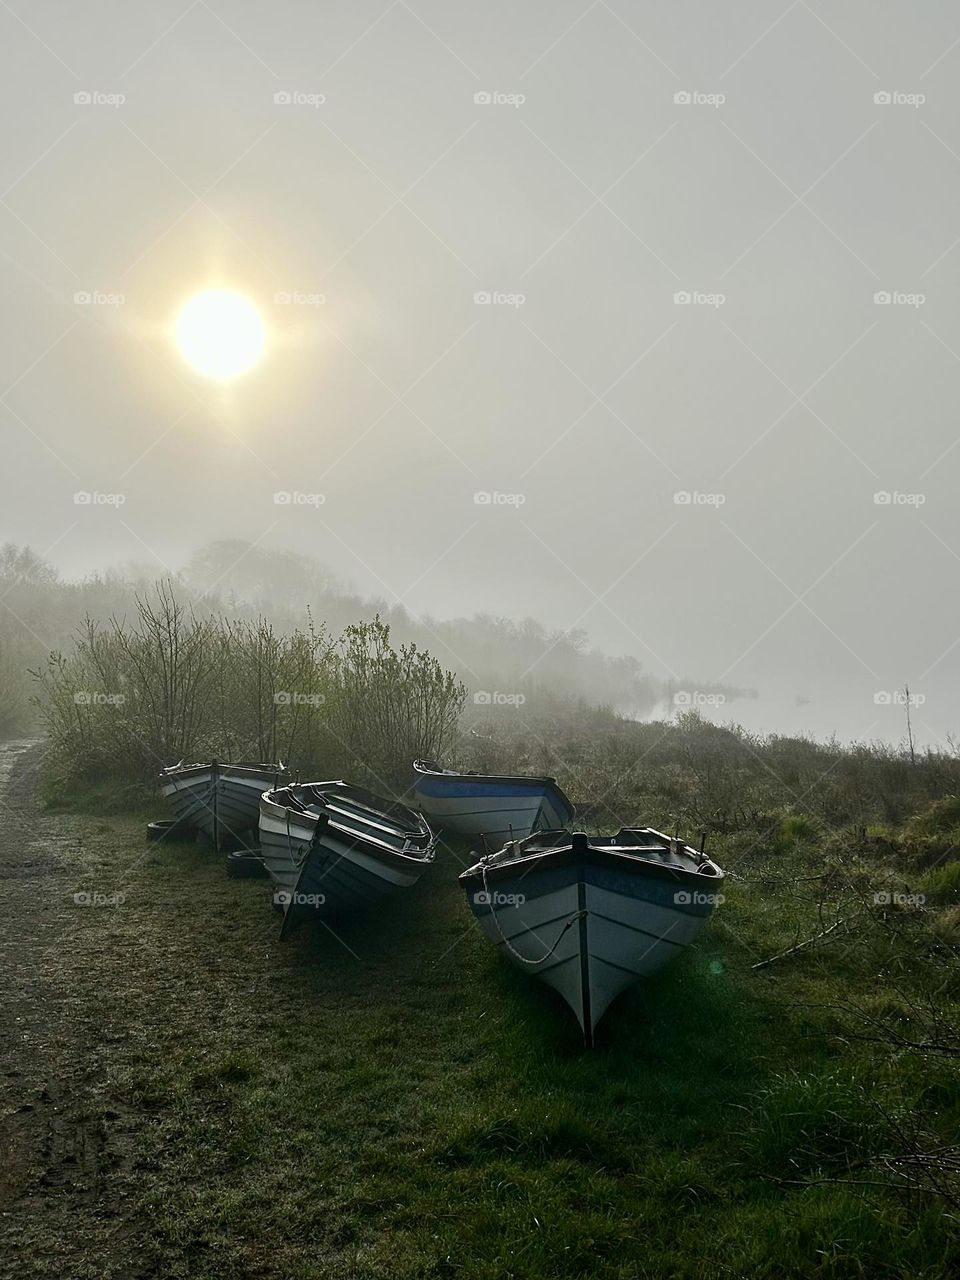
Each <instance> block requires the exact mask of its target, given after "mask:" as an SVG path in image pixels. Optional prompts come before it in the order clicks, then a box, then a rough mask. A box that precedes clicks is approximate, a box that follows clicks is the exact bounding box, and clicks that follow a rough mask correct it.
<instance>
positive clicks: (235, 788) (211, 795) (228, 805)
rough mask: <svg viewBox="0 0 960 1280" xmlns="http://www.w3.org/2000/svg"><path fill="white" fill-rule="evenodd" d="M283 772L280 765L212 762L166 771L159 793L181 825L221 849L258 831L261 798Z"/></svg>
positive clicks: (163, 774)
mask: <svg viewBox="0 0 960 1280" xmlns="http://www.w3.org/2000/svg"><path fill="white" fill-rule="evenodd" d="M282 774H283V770H282V769H281V768H280V766H277V765H264V766H262V767H260V766H249V765H229V764H219V763H217V762H211V763H210V764H205V765H188V766H181V767H174V768H172V769H165V770H164V771H163V773H162V774H161V775H160V792H161V794H162V795H163V796H164V797H165V799H166V800H167V802H168V804H169V805H170V808H171V809H172V811H173V814H174V816H175V817H176V819H177V820H178V821H179V822H183V823H184V824H185V825H187V826H190V827H193V828H194V829H195V830H197V831H200V832H202V833H203V834H204V835H205V836H207V837H208V838H209V839H210V840H211V841H212V842H213V844H214V846H215V848H217V849H220V848H221V847H222V846H223V845H224V844H225V843H228V842H229V843H234V844H237V843H242V842H243V836H244V834H245V833H246V832H248V831H250V830H254V831H255V830H256V829H257V824H258V821H259V816H260V797H261V796H262V795H263V793H264V792H265V791H268V790H269V789H270V788H271V787H274V786H276V784H277V781H278V777H279V776H282Z"/></svg>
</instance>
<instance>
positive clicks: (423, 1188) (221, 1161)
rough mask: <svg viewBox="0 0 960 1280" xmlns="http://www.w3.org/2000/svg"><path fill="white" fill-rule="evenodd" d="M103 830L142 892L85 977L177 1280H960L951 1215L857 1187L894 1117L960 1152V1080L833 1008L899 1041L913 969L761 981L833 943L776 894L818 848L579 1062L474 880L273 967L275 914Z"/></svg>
mask: <svg viewBox="0 0 960 1280" xmlns="http://www.w3.org/2000/svg"><path fill="white" fill-rule="evenodd" d="M80 822H81V825H82V826H83V828H84V830H85V831H86V833H87V836H86V847H87V849H88V856H92V857H95V858H96V860H97V863H96V866H95V867H94V869H93V871H92V873H91V874H92V875H93V877H94V879H95V880H96V882H97V883H98V884H100V885H102V886H103V887H104V888H106V889H110V888H111V887H116V886H117V884H118V883H119V882H120V879H121V878H122V876H123V875H125V876H126V881H125V883H127V884H128V891H127V900H126V902H125V903H124V905H123V906H122V907H120V908H118V909H116V910H115V911H111V912H100V913H97V912H92V911H91V912H88V913H87V914H86V916H84V917H83V918H82V919H81V921H80V926H79V927H80V928H81V929H82V930H83V931H84V939H81V947H82V950H81V954H82V955H83V957H84V963H85V964H86V965H89V966H92V967H93V972H92V974H90V975H88V976H89V979H90V981H91V982H92V983H94V986H96V984H97V979H98V969H97V967H98V966H99V982H100V987H99V988H98V989H100V990H102V989H103V984H104V983H108V984H109V990H110V992H111V1002H112V1003H111V1004H110V1007H109V1008H108V1009H107V1010H106V1012H105V1013H104V1018H105V1022H106V1029H105V1030H106V1033H105V1040H104V1048H103V1049H102V1051H101V1053H100V1055H99V1059H98V1062H97V1064H96V1065H97V1069H98V1070H99V1071H100V1072H101V1073H102V1088H103V1090H104V1093H105V1095H110V1096H115V1097H117V1098H118V1099H119V1103H118V1105H119V1106H121V1107H122V1108H123V1109H124V1112H125V1113H129V1114H130V1115H132V1116H135V1117H137V1125H138V1126H139V1127H138V1136H137V1148H138V1165H137V1171H136V1175H135V1177H134V1176H133V1175H131V1195H132V1197H133V1201H134V1203H135V1205H136V1210H137V1212H138V1214H140V1215H142V1218H143V1220H144V1221H146V1222H148V1223H149V1224H150V1225H149V1233H150V1238H151V1241H152V1246H151V1247H152V1250H153V1252H154V1255H155V1259H156V1265H157V1267H158V1269H159V1273H160V1274H162V1275H163V1276H164V1277H165V1278H167V1280H178V1278H179V1277H187V1276H191V1277H193V1276H202V1277H210V1278H211V1280H241V1278H242V1277H252V1276H256V1277H261V1278H264V1280H267V1278H269V1280H274V1278H276V1280H280V1277H282V1278H283V1280H319V1278H320V1277H323V1278H324V1280H341V1278H342V1280H413V1278H415V1277H424V1278H425V1277H438V1278H439V1277H463V1278H464V1280H548V1278H549V1280H553V1278H557V1280H559V1278H560V1277H562V1278H563V1280H578V1278H580V1277H584V1278H586V1277H599V1278H601V1280H628V1278H629V1280H640V1278H646V1277H651V1278H652V1277H658V1278H659V1277H665V1276H669V1277H676V1278H678V1280H680V1278H685V1277H690V1278H691V1280H692V1278H693V1277H698V1278H699V1277H703V1276H711V1277H712V1276H719V1277H741V1276H749V1277H759V1278H763V1277H769V1278H770V1280H791V1278H792V1277H797V1278H799V1277H804V1280H809V1277H823V1278H827V1277H847V1276H864V1277H868V1276H869V1277H902V1278H903V1280H906V1278H907V1277H910V1278H911V1280H915V1278H919V1277H925V1278H930V1280H933V1278H934V1277H941V1276H946V1275H948V1274H950V1273H951V1271H952V1270H955V1268H956V1267H957V1266H960V1242H958V1233H957V1230H956V1226H955V1224H953V1223H952V1222H951V1220H950V1219H948V1218H947V1217H946V1216H945V1214H944V1207H943V1204H942V1202H940V1201H937V1200H935V1199H932V1198H925V1199H923V1200H921V1201H916V1202H915V1201H912V1200H909V1199H905V1198H903V1197H901V1196H900V1195H898V1194H897V1193H895V1192H894V1191H892V1190H886V1189H884V1188H882V1187H856V1186H851V1185H847V1181H846V1180H849V1179H857V1178H858V1177H861V1176H863V1170H864V1169H869V1168H871V1167H872V1166H871V1163H870V1162H871V1161H872V1160H874V1159H875V1157H876V1156H877V1155H878V1154H882V1153H883V1152H885V1151H886V1150H888V1149H889V1144H890V1142H891V1129H890V1125H889V1117H890V1116H891V1115H896V1116H901V1115H903V1114H910V1115H915V1116H919V1117H920V1118H921V1119H922V1122H923V1124H924V1125H925V1126H926V1128H928V1129H929V1130H930V1131H931V1132H932V1133H933V1134H934V1135H939V1137H940V1140H942V1141H948V1140H952V1138H951V1135H952V1134H955V1132H956V1126H957V1124H958V1123H960V1091H958V1088H957V1076H956V1072H955V1068H953V1067H952V1066H951V1064H950V1063H949V1062H942V1061H939V1060H935V1059H927V1058H910V1057H909V1056H907V1057H904V1056H903V1055H897V1054H894V1053H892V1052H891V1051H889V1050H888V1049H887V1048H885V1047H884V1046H883V1045H878V1044H876V1043H873V1042H870V1041H866V1040H858V1039H856V1038H854V1037H853V1036H852V1035H851V1034H850V1033H851V1031H852V1030H856V1029H858V1028H860V1029H862V1027H861V1024H860V1023H857V1022H856V1021H855V1020H854V1021H851V1019H850V1018H849V1017H847V1015H846V1014H845V1013H843V1012H841V1011H838V1008H837V1006H838V1005H840V1004H844V1005H846V1004H849V1003H850V1002H858V1003H860V1004H861V1005H863V1007H865V1008H869V1009H870V1010H872V1011H873V1012H874V1014H877V1015H879V1014H882V1015H883V1016H884V1017H888V1018H899V1019H900V1022H899V1023H898V1025H900V1026H901V1027H902V1026H904V1025H907V1021H908V1020H909V1018H910V1017H912V1016H913V1013H914V1011H915V1007H916V1005H915V1001H917V1000H919V999H920V997H921V996H922V995H923V983H924V982H925V981H926V978H925V976H924V975H925V973H926V970H925V969H923V967H922V965H920V962H919V961H915V959H914V954H913V951H912V950H910V951H907V952H905V953H904V954H903V955H902V956H901V960H902V963H900V965H899V968H898V969H897V971H896V974H895V975H894V976H895V979H896V993H894V992H893V990H892V980H893V979H892V977H891V970H890V961H889V957H887V959H883V958H882V957H881V958H880V959H878V956H881V953H882V954H883V955H887V951H885V950H884V948H887V950H889V946H890V945H892V944H889V943H888V942H887V941H886V939H885V938H881V940H880V941H877V940H875V939H873V937H872V935H869V936H866V937H864V938H863V939H859V940H858V939H854V940H852V941H851V942H849V943H844V944H843V945H838V946H834V947H830V948H826V947H825V948H822V949H818V950H814V951H811V952H808V953H806V954H803V955H798V956H797V957H795V958H792V959H786V960H783V961H780V962H778V963H777V964H776V965H774V966H771V967H770V968H768V969H764V970H753V969H752V968H751V965H752V964H753V963H754V962H755V960H757V959H758V958H759V957H765V956H768V955H771V954H773V953H775V952H777V951H779V950H781V949H783V948H785V947H786V946H789V945H790V944H791V942H793V941H794V940H795V938H796V936H797V935H798V933H799V935H800V936H807V935H808V934H809V933H810V932H813V931H815V930H816V920H817V910H816V901H815V893H816V890H815V889H814V888H811V886H810V885H809V884H806V885H804V886H802V887H798V888H796V889H795V890H791V891H790V892H789V893H788V892H784V891H782V889H778V887H777V885H778V875H779V874H780V871H781V869H782V866H783V860H784V858H785V857H788V856H789V857H790V858H791V859H793V861H792V862H791V866H790V872H791V874H792V875H796V876H802V875H804V874H805V873H806V871H807V870H808V868H810V867H817V866H822V862H821V861H820V859H821V857H822V855H821V853H820V852H819V851H818V849H817V847H816V846H815V844H814V843H812V842H814V841H815V833H814V832H813V830H812V829H807V828H805V827H804V828H800V827H799V826H796V827H789V828H786V829H784V834H786V835H788V839H787V840H786V841H783V842H779V841H778V842H777V843H776V848H775V849H773V850H771V851H770V852H769V853H765V854H763V855H762V857H761V856H760V855H758V857H757V858H756V859H754V860H753V863H752V865H751V871H750V876H751V877H752V878H750V879H745V880H743V881H741V882H738V881H736V880H731V881H730V883H729V884H728V886H727V901H726V903H725V904H724V905H723V906H722V908H721V909H720V911H719V913H718V915H717V917H716V919H715V922H714V923H713V924H712V925H711V927H710V928H709V930H708V931H707V933H706V934H705V935H704V936H703V938H702V940H701V943H700V945H699V946H698V947H697V949H696V950H695V951H693V952H691V953H689V954H688V955H687V956H686V957H685V958H684V959H683V960H681V961H680V962H678V963H676V964H675V965H674V966H673V967H672V968H671V969H668V970H667V971H665V972H664V973H663V974H662V975H661V976H660V977H658V978H656V979H655V980H652V981H650V982H648V983H646V984H645V985H644V986H643V987H641V988H638V989H636V990H634V991H631V992H629V993H627V994H626V995H625V996H624V997H622V998H621V999H620V1000H618V1001H617V1002H616V1003H615V1005H614V1006H613V1008H612V1009H611V1010H610V1012H609V1013H608V1015H607V1016H606V1017H605V1018H604V1019H603V1021H602V1022H601V1024H600V1028H599V1035H598V1045H597V1048H596V1049H595V1050H594V1051H592V1052H586V1051H584V1050H583V1048H582V1043H581V1039H580V1035H579V1031H578V1029H577V1027H576V1024H575V1021H574V1019H573V1017H572V1015H571V1014H570V1012H569V1011H568V1010H567V1009H566V1008H565V1007H564V1006H563V1004H562V1002H561V1001H560V999H559V997H556V996H555V995H554V993H552V992H551V991H550V990H549V989H548V988H546V987H545V986H544V985H543V984H542V983H538V982H536V981H534V980H532V979H530V978H528V977H526V976H525V975H522V974H519V973H517V972H516V971H515V970H513V969H512V968H510V967H509V966H508V965H506V964H505V963H503V962H502V961H501V960H500V959H499V958H498V956H497V955H496V953H495V951H494V949H493V948H492V947H491V946H490V944H489V943H488V942H487V941H486V940H485V939H484V938H483V937H482V935H481V934H480V933H479V931H478V930H477V929H476V928H475V927H474V925H473V922H472V919H471V916H470V913H469V910H468V908H467V905H466V902H465V901H464V900H463V898H462V893H461V891H460V889H459V887H458V885H457V884H456V875H457V872H458V871H459V870H460V869H461V867H462V865H463V864H464V861H465V858H466V851H465V850H464V849H463V848H459V847H458V848H455V849H450V848H447V849H445V850H444V851H443V852H442V854H441V856H440V858H439V860H438V864H437V865H436V866H435V867H434V868H433V869H432V870H431V872H430V874H429V875H428V877H427V878H426V880H425V882H424V883H423V884H422V885H421V886H420V887H419V888H418V889H417V890H416V891H412V892H410V893H408V894H406V895H404V896H401V897H399V898H397V899H395V900H394V901H392V902H391V903H389V905H385V906H384V907H383V908H382V909H380V910H378V911H377V913H376V915H375V916H374V917H373V918H372V919H362V920H358V921H355V922H353V923H351V924H349V925H345V926H339V925H338V926H337V930H336V936H335V935H334V934H333V933H332V932H330V931H328V930H327V929H325V928H323V927H322V926H320V927H316V926H308V925H306V924H304V925H303V926H301V927H298V928H297V929H296V930H294V931H293V932H292V934H290V935H289V936H288V937H287V939H285V940H284V941H283V942H282V943H281V942H280V941H279V940H278V937H277V935H278V931H279V930H278V917H277V915H276V914H275V913H274V912H273V911H272V910H271V907H270V903H269V898H270V887H269V884H268V883H267V882H265V881H262V880H244V881H229V880H227V879H226V878H225V875H224V870H223V866H222V863H221V861H220V859H217V858H214V856H213V855H212V854H210V853H207V852H204V851H203V850H202V849H199V848H197V847H193V846H190V845H170V846H167V847H161V848H156V849H152V850H149V851H147V852H146V853H143V849H142V825H141V820H140V818H137V819H136V820H134V819H131V818H117V817H107V818H104V819H102V820H99V821H97V822H94V821H93V820H92V819H87V818H84V819H81V820H80ZM800 842H802V844H801V843H800ZM736 848H737V841H736V839H734V838H733V837H731V838H728V840H727V842H726V848H724V847H723V844H722V842H721V847H720V848H718V849H717V850H716V855H715V856H717V858H718V860H720V861H721V862H723V860H724V854H725V853H729V854H731V855H733V854H734V853H735V851H736ZM787 849H793V850H794V853H792V854H789V855H788V853H787ZM136 859H139V861H135V860H136ZM131 863H133V870H130V866H131ZM947 878H948V877H946V876H944V880H945V881H946V879H947ZM950 883H951V884H952V883H953V880H952V879H951V880H950ZM938 886H939V881H938ZM941 887H943V888H945V887H946V883H944V885H943V886H941ZM898 945H899V944H898ZM904 945H905V946H909V947H913V946H914V944H913V943H912V942H910V941H909V939H908V942H907V943H906V944H904ZM898 955H900V952H899V951H898ZM884 967H886V971H884ZM958 996H960V992H958V991H956V990H954V991H953V993H952V996H951V994H950V992H949V991H942V992H941V993H940V997H939V998H940V999H941V1001H942V1002H944V1004H945V1007H946V1004H947V1002H948V1001H949V1000H950V999H953V1000H956V998H957V997H958ZM953 1007H954V1011H955V1005H954V1006H953ZM114 1034H115V1035H116V1037H117V1038H116V1039H115V1040H112V1039H111V1038H110V1037H111V1035H114ZM838 1180H839V1181H838ZM867 1180H868V1181H874V1182H876V1181H878V1180H880V1181H882V1179H878V1177H877V1175H876V1174H871V1175H870V1176H869V1177H868V1179H867Z"/></svg>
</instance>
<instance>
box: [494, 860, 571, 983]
mask: <svg viewBox="0 0 960 1280" xmlns="http://www.w3.org/2000/svg"><path fill="white" fill-rule="evenodd" d="M480 879H481V880H482V881H483V891H484V893H485V894H486V895H487V900H488V902H489V903H490V914H491V915H492V916H493V923H494V924H495V925H496V926H497V933H499V935H500V937H501V939H502V941H503V945H504V946H505V947H506V948H507V950H508V951H509V952H510V954H511V955H512V956H514V957H515V958H516V959H517V960H519V961H520V963H521V964H528V965H530V967H531V968H536V966H537V965H540V964H543V963H544V961H546V960H549V959H550V957H551V956H552V955H553V953H554V952H555V951H556V949H557V947H559V945H560V940H561V938H562V937H563V935H564V934H565V933H566V932H567V930H568V929H569V928H571V926H572V925H575V924H576V923H577V921H578V920H582V919H583V917H584V916H586V915H587V912H586V911H577V912H575V913H574V914H573V915H572V916H571V917H570V919H569V920H567V922H566V923H565V924H564V926H563V928H562V929H561V930H560V932H559V933H558V934H557V939H556V941H555V942H554V944H553V946H552V947H551V948H550V950H549V951H547V952H546V954H544V955H542V956H541V957H540V959H539V960H528V959H527V957H526V956H523V955H521V954H520V952H519V951H518V950H517V949H516V947H515V946H514V945H513V943H512V942H511V941H510V939H509V938H508V937H507V935H506V934H505V933H504V932H503V930H502V929H501V928H500V921H499V920H498V919H497V909H496V907H495V906H494V905H493V897H492V896H491V893H490V890H489V889H488V888H487V859H486V858H481V859H480ZM531 932H532V930H531Z"/></svg>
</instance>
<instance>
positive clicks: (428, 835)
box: [260, 782, 437, 865]
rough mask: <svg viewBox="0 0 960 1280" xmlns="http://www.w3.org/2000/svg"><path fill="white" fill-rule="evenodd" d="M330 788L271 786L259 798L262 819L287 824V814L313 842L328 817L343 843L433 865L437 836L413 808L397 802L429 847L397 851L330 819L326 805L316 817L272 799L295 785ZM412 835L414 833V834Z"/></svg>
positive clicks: (359, 789)
mask: <svg viewBox="0 0 960 1280" xmlns="http://www.w3.org/2000/svg"><path fill="white" fill-rule="evenodd" d="M331 785H332V784H331V783H304V782H301V783H290V784H288V786H286V787H272V788H270V789H268V790H267V791H265V792H264V793H263V795H262V796H261V797H260V816H261V817H263V816H264V815H265V814H266V815H268V816H270V817H272V818H274V819H276V820H277V821H278V822H284V821H285V820H286V818H287V815H288V814H289V815H291V816H292V817H293V818H295V819H298V820H300V821H301V822H302V825H303V826H304V827H305V828H306V830H307V831H309V832H310V838H311V839H313V837H314V835H315V834H316V828H317V822H318V821H319V819H320V818H321V817H326V819H327V821H326V828H327V829H329V830H331V831H334V832H336V834H337V836H338V838H340V839H342V840H343V841H344V843H346V844H348V845H351V846H354V845H360V846H363V845H369V846H370V847H371V848H372V850H373V852H374V853H375V854H377V855H379V856H382V855H383V854H386V855H388V856H389V857H391V858H396V859H398V860H399V861H402V862H410V863H414V864H416V865H420V864H422V863H425V862H433V860H434V858H435V857H436V845H437V836H436V834H435V833H434V831H433V829H432V827H431V826H430V824H429V823H428V822H426V821H425V820H424V819H423V818H422V817H421V816H420V814H418V813H416V812H415V810H413V809H409V808H408V806H406V805H403V804H400V802H399V801H398V802H397V803H398V804H400V807H401V808H403V809H404V810H406V811H407V812H408V813H410V814H411V816H412V817H413V818H414V819H415V823H416V828H417V830H416V832H415V834H416V835H417V836H418V837H419V836H422V837H423V838H425V839H426V844H425V845H424V846H423V848H422V849H415V850H406V851H405V850H402V849H395V848H394V847H393V845H391V844H389V843H388V842H387V841H386V840H383V839H381V838H380V837H379V836H375V835H366V834H365V833H361V832H358V831H356V830H355V829H354V828H352V827H347V826H345V825H344V824H343V823H342V822H339V821H338V820H337V819H336V818H333V817H330V815H329V813H327V811H326V809H325V806H322V805H321V810H322V812H321V813H319V814H316V813H310V812H308V811H307V810H306V809H298V808H295V807H294V806H292V805H286V804H283V803H282V802H281V801H279V800H275V799H273V797H274V795H275V794H276V793H277V792H279V791H286V790H287V789H288V788H289V787H293V786H301V787H304V786H311V787H320V788H322V787H324V786H326V787H329V786H331ZM340 785H342V786H345V787H348V788H351V784H350V783H341V784H340ZM351 789H352V790H355V791H363V790H364V789H363V788H362V787H353V788H351ZM366 794H368V795H372V792H367V793H366ZM381 798H382V799H385V797H381ZM412 833H413V832H411V834H412Z"/></svg>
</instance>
